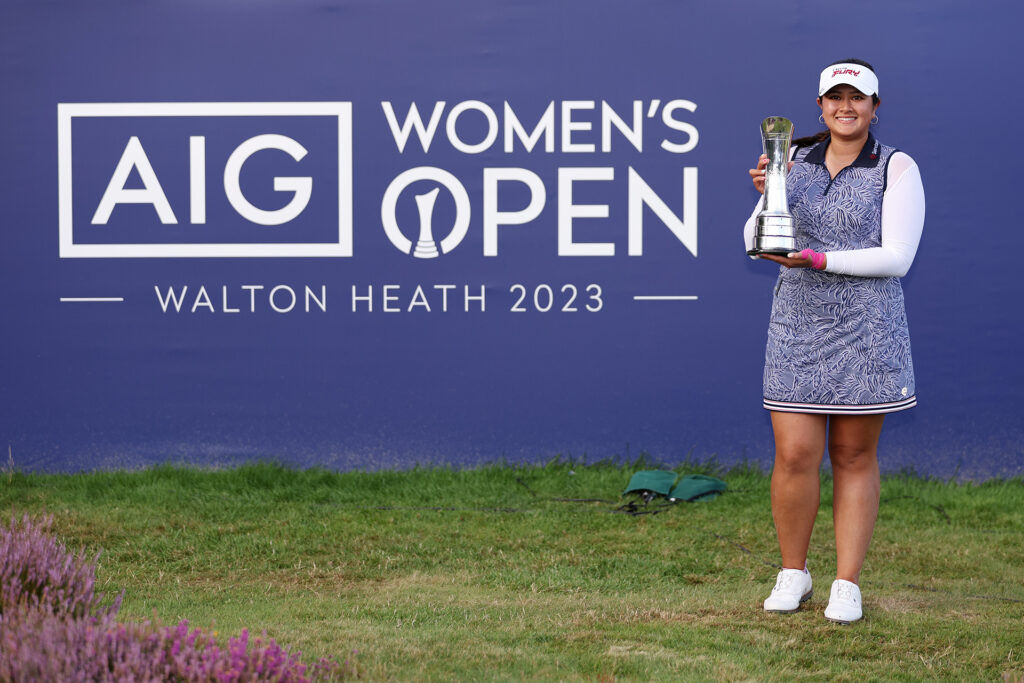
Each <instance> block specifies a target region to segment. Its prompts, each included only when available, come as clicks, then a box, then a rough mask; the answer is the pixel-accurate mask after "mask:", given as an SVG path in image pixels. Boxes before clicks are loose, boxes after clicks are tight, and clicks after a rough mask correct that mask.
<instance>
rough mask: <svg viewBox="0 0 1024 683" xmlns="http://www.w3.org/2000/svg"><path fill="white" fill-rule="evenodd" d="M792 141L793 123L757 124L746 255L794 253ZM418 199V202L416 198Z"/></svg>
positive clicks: (776, 119)
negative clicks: (758, 149) (755, 188)
mask: <svg viewBox="0 0 1024 683" xmlns="http://www.w3.org/2000/svg"><path fill="white" fill-rule="evenodd" d="M792 140H793V122H792V121H790V120H789V119H786V118H783V117H781V116H769V117H768V118H766V119H765V120H764V121H762V122H761V141H762V143H763V144H764V153H765V154H766V155H767V156H768V167H767V168H766V169H765V174H764V208H763V209H762V210H761V213H759V214H757V228H756V231H755V233H754V248H753V249H751V250H750V251H748V252H747V253H748V254H751V255H756V254H788V253H789V252H791V251H796V230H795V228H794V224H793V214H791V213H790V212H789V201H788V200H787V199H786V173H787V171H788V169H789V145H790V142H792ZM417 199H418V198H417Z"/></svg>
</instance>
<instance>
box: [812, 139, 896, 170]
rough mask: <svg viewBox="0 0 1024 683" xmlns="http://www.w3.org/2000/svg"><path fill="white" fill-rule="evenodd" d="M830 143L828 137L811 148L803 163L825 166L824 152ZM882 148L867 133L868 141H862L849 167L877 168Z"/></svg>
mask: <svg viewBox="0 0 1024 683" xmlns="http://www.w3.org/2000/svg"><path fill="white" fill-rule="evenodd" d="M831 141H832V136H829V137H827V138H825V139H824V140H822V141H821V142H819V143H818V144H816V145H814V147H811V151H810V152H808V153H807V156H805V157H804V161H805V162H807V163H809V164H820V165H822V166H824V165H825V150H826V149H828V144H829V143H830V142H831ZM881 149H882V146H881V145H880V144H879V143H878V140H876V139H875V136H874V135H872V134H871V133H868V139H867V140H865V141H864V146H863V147H861V150H860V154H858V155H857V158H856V159H854V160H853V163H852V164H850V166H853V167H854V168H874V167H875V166H878V157H879V155H880V154H881Z"/></svg>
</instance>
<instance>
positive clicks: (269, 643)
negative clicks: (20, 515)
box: [0, 516, 346, 683]
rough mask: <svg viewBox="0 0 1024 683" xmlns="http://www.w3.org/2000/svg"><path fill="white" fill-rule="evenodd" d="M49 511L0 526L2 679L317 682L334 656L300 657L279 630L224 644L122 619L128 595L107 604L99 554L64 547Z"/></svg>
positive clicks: (328, 672) (198, 632) (184, 630)
mask: <svg viewBox="0 0 1024 683" xmlns="http://www.w3.org/2000/svg"><path fill="white" fill-rule="evenodd" d="M52 525H53V520H52V518H49V517H48V518H45V519H43V520H41V521H38V522H33V521H32V520H31V519H29V518H28V517H27V516H26V517H25V518H24V519H22V520H21V522H20V523H19V522H17V521H16V520H14V519H12V520H11V522H10V524H9V525H8V526H7V527H0V680H2V681H44V680H45V681H210V682H218V683H220V682H223V683H228V682H232V683H233V682H242V681H282V682H298V681H316V680H327V679H330V678H333V677H339V676H343V675H344V674H345V673H346V672H343V671H340V670H339V669H338V667H337V665H336V664H334V663H332V662H329V661H327V660H323V659H322V660H320V661H319V662H317V663H316V664H314V665H313V666H312V667H307V666H306V665H305V664H303V663H302V662H301V661H300V659H299V657H300V654H299V653H295V654H291V653H289V652H288V651H287V650H285V649H284V648H282V647H281V646H280V645H278V644H277V643H276V642H275V641H274V640H273V639H269V640H265V639H263V638H250V637H249V633H248V631H245V630H243V631H242V632H241V634H240V635H238V636H236V637H233V638H230V639H229V640H228V642H227V645H226V646H223V647H222V646H220V645H218V644H217V642H216V640H215V639H214V637H213V635H212V634H210V633H208V632H205V631H203V630H202V629H199V628H195V629H190V628H189V625H188V622H187V621H182V622H181V623H179V624H178V625H177V626H161V625H158V624H154V623H151V622H149V621H145V622H142V623H122V622H120V621H118V620H117V612H118V608H119V606H120V602H121V597H120V596H118V597H117V598H116V599H115V600H114V601H113V604H111V605H109V606H103V605H102V601H103V596H102V595H100V594H97V593H96V592H95V585H96V558H93V559H92V560H90V559H89V558H88V557H86V555H85V553H84V551H80V552H79V553H78V554H77V555H75V554H72V553H70V552H68V551H67V549H66V548H65V547H64V546H63V545H62V544H61V543H59V542H58V541H57V540H56V538H54V537H53V535H52V534H51V528H52Z"/></svg>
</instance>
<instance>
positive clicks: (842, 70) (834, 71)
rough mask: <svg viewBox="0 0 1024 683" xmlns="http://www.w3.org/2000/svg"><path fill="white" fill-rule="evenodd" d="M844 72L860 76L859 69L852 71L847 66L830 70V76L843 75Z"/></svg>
mask: <svg viewBox="0 0 1024 683" xmlns="http://www.w3.org/2000/svg"><path fill="white" fill-rule="evenodd" d="M845 74H850V75H851V76H860V71H854V70H853V69H851V68H849V67H846V68H843V69H833V70H832V78H835V77H836V76H843V75H845Z"/></svg>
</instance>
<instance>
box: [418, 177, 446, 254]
mask: <svg viewBox="0 0 1024 683" xmlns="http://www.w3.org/2000/svg"><path fill="white" fill-rule="evenodd" d="M440 191H441V188H438V187H435V188H434V189H433V190H431V191H430V192H427V193H425V194H418V195H416V208H417V209H419V212H420V236H419V238H418V239H417V240H416V249H414V250H413V252H412V255H413V256H415V257H416V258H437V257H438V253H437V244H436V243H435V242H434V231H433V227H432V226H431V221H432V219H433V216H434V202H436V201H437V193H438V192H440Z"/></svg>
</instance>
